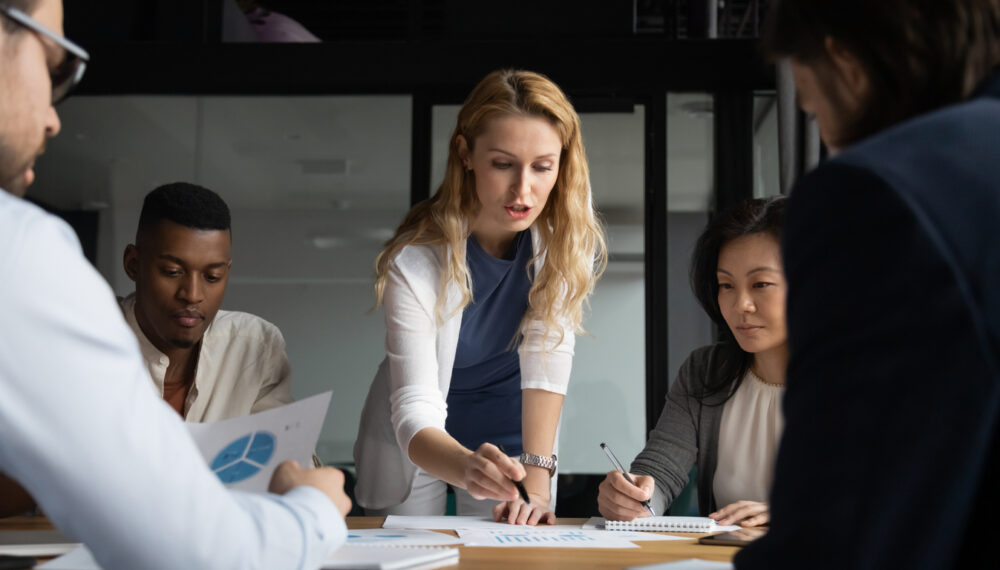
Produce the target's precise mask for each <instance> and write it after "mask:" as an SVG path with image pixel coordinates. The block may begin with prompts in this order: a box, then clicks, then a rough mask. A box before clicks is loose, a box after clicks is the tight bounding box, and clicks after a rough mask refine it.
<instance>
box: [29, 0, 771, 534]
mask: <svg viewBox="0 0 1000 570" xmlns="http://www.w3.org/2000/svg"><path fill="white" fill-rule="evenodd" d="M253 4H255V3H254V2H248V1H244V0H241V1H240V2H237V1H236V0H206V1H204V2H189V3H175V2H170V1H166V0H154V1H150V2H144V3H132V2H127V1H125V0H109V1H108V2H102V3H101V7H100V9H99V11H95V10H96V8H95V7H94V6H93V5H89V6H88V5H81V4H80V3H67V4H66V7H65V10H66V33H67V36H69V37H71V38H73V39H74V40H77V41H79V42H80V43H81V44H82V45H83V46H84V47H85V48H87V49H88V50H89V51H90V53H91V56H92V64H91V66H90V69H88V75H87V78H86V79H85V80H84V82H83V84H82V85H81V89H80V91H79V93H78V94H77V95H74V97H72V98H71V99H70V100H68V101H67V102H65V103H64V104H62V105H61V106H60V108H59V113H60V117H61V119H62V125H63V129H62V133H61V134H60V136H59V137H57V138H56V139H54V140H52V141H51V142H50V143H49V145H48V149H47V152H46V154H45V155H44V156H43V157H42V158H41V159H40V160H39V163H38V168H37V170H38V172H39V176H38V181H37V182H36V184H35V185H34V186H33V188H32V191H31V194H32V197H33V198H34V199H36V200H38V201H39V202H41V203H43V204H44V205H46V206H47V207H49V208H51V209H53V210H57V211H59V212H61V213H62V214H63V215H64V216H65V217H66V218H67V219H68V220H70V221H71V223H72V224H73V225H74V227H75V228H76V229H77V231H78V233H79V234H80V237H81V241H82V242H83V244H84V247H85V251H86V253H87V254H88V257H90V258H91V260H92V261H93V262H94V264H95V266H96V267H97V268H98V269H99V271H100V272H101V274H102V275H104V277H105V278H106V279H107V280H108V282H109V283H110V284H111V285H112V288H113V289H114V290H115V291H116V293H118V294H119V295H124V294H127V293H129V292H130V291H131V289H132V287H131V283H130V282H129V281H128V279H127V277H126V276H125V275H124V273H123V271H122V269H121V255H122V251H123V249H124V247H125V245H126V244H127V243H129V242H130V241H132V239H133V236H134V233H135V224H136V221H137V219H138V212H139V208H140V206H141V201H142V198H143V196H144V195H145V194H146V193H147V192H148V191H149V190H151V189H152V188H154V187H156V186H158V185H160V184H163V183H167V182H172V181H176V180H184V181H190V182H195V183H198V184H202V185H204V186H206V187H208V188H211V189H213V190H215V191H217V192H219V193H220V194H221V195H222V197H223V198H224V199H225V200H226V201H227V202H228V203H229V205H230V207H231V209H232V211H233V239H234V246H233V258H234V264H233V271H232V278H231V280H230V285H229V289H228V292H227V295H226V299H225V302H224V304H223V308H225V309H230V310H244V311H248V312H251V313H255V314H258V315H260V316H262V317H264V318H266V319H268V320H270V321H272V322H274V323H275V324H276V325H278V327H279V328H280V329H281V330H282V332H283V334H284V336H285V339H286V341H287V344H288V354H289V358H290V360H291V362H292V368H293V386H294V388H293V391H294V394H295V396H296V397H304V396H307V395H311V394H314V393H317V392H321V391H325V390H333V392H334V395H333V403H332V405H331V408H330V411H329V415H328V418H327V422H326V424H325V426H324V429H323V433H322V435H321V438H320V443H319V446H318V449H317V452H318V454H319V455H320V457H321V458H322V459H323V460H324V461H325V462H327V463H330V464H334V465H339V466H344V467H347V468H350V466H351V465H350V464H351V462H352V457H351V449H352V446H353V441H354V436H355V434H356V432H357V422H358V417H359V414H360V409H361V405H362V402H363V400H364V396H365V394H366V393H367V389H368V385H369V383H370V381H371V379H372V377H373V375H374V373H375V369H376V367H377V366H378V363H379V362H380V361H381V359H382V357H383V341H384V337H383V335H384V326H383V321H382V314H381V312H380V311H375V312H371V311H370V308H371V306H372V304H373V301H374V297H373V294H372V277H373V262H374V258H375V256H376V254H377V253H378V251H379V250H380V247H381V245H382V243H383V242H384V241H385V240H386V239H388V238H389V237H390V235H391V233H392V231H393V230H394V229H395V227H396V225H397V224H398V223H399V221H400V220H401V218H402V216H403V215H404V214H405V212H406V211H407V209H408V208H409V206H410V205H411V204H412V203H414V202H415V201H418V200H420V199H423V198H426V197H427V196H429V195H430V193H432V192H433V190H434V189H435V188H436V187H437V184H438V183H439V182H440V180H441V177H442V174H443V167H444V162H445V160H444V158H445V154H446V152H447V140H448V137H449V135H450V134H451V131H452V129H453V128H454V120H455V116H456V113H457V110H458V107H459V105H460V103H461V101H462V99H463V98H464V96H465V95H466V94H467V93H468V91H469V90H471V88H472V87H473V86H474V85H475V83H476V82H477V81H478V80H479V79H481V78H482V76H484V75H485V74H486V73H488V72H490V71H492V70H494V69H497V68H501V67H518V68H525V69H531V70H535V71H539V72H542V73H545V74H547V75H548V76H550V77H551V78H552V79H553V80H554V81H556V82H557V83H559V84H560V85H561V86H562V87H563V88H564V90H565V91H566V92H567V94H568V95H569V96H570V98H571V100H572V101H573V102H574V104H575V105H576V107H577V110H578V111H579V112H580V116H581V120H582V124H583V134H584V142H585V145H586V147H587V154H588V158H589V160H590V166H591V173H592V178H591V183H592V187H593V192H594V199H595V202H596V204H597V207H598V209H599V210H600V212H601V215H602V217H603V219H604V221H605V224H606V226H607V230H608V236H609V248H610V263H609V266H608V270H607V273H606V274H605V276H604V277H603V278H602V279H601V281H600V282H599V285H598V287H597V291H596V293H595V294H594V296H593V299H592V301H591V310H590V312H589V313H588V316H587V318H586V320H585V322H584V326H585V327H586V328H587V329H588V331H589V332H590V335H588V336H582V337H580V338H579V339H578V342H577V354H576V358H575V360H574V372H573V376H572V381H571V384H570V391H569V394H568V396H567V399H566V404H565V407H564V412H563V420H562V435H561V440H560V447H561V449H560V452H561V453H560V473H561V475H560V477H561V480H560V505H559V508H557V513H558V514H560V515H564V516H570V515H585V514H594V512H595V511H596V506H594V503H593V502H592V501H593V499H592V497H593V496H594V493H595V492H596V484H597V483H599V481H600V479H602V478H603V474H604V472H606V471H607V470H608V469H609V466H608V465H607V464H606V458H604V456H603V454H602V453H601V452H600V450H599V449H598V444H599V443H600V442H602V441H606V442H607V443H608V444H609V445H611V446H612V448H614V449H615V450H616V453H617V454H618V455H619V457H621V458H622V459H623V460H624V461H628V460H629V459H631V457H633V456H634V455H635V454H636V453H637V452H638V451H639V450H640V449H641V447H642V445H643V443H644V440H645V435H646V432H647V430H648V428H649V427H651V425H652V423H654V422H655V420H656V418H657V417H658V414H659V412H660V409H661V407H662V402H663V397H664V395H665V394H666V390H667V388H668V385H669V382H670V381H671V380H672V379H673V376H674V375H675V374H676V371H677V369H678V367H679V366H680V364H681V363H682V362H683V360H684V358H685V357H686V356H687V354H688V352H690V351H691V350H692V349H694V348H696V347H698V346H701V345H704V344H706V343H708V342H711V340H712V338H713V334H714V331H713V329H712V325H711V323H710V321H709V320H708V319H707V317H705V316H704V314H703V313H702V311H701V310H700V309H699V308H698V306H697V304H696V302H695V300H694V297H693V296H692V294H691V292H690V288H689V286H688V284H687V265H688V261H689V256H690V252H691V248H692V245H693V243H694V240H695V238H696V237H697V235H698V233H699V232H700V231H701V229H702V228H703V227H704V224H705V223H706V222H707V221H708V219H709V217H710V216H711V215H712V213H713V212H716V211H719V210H721V209H724V208H725V207H727V206H728V205H731V204H733V203H735V202H738V201H739V200H742V199H743V198H746V197H750V196H765V195H772V194H777V193H779V192H780V189H781V187H782V183H781V180H780V178H781V177H780V176H779V160H778V122H779V121H778V115H779V112H778V110H779V105H778V104H777V98H776V96H775V93H774V89H775V85H776V78H775V74H774V71H773V69H771V68H770V67H768V66H767V65H765V64H764V63H763V62H762V61H761V60H760V58H759V56H758V54H757V52H756V46H755V42H754V36H755V35H756V33H757V32H758V29H759V23H760V21H761V18H762V17H763V11H764V9H765V6H763V5H762V3H761V2H756V1H744V2H739V1H731V2H725V3H717V2H708V1H694V0H692V1H689V2H684V1H679V0H674V1H668V0H662V1H660V2H656V1H642V0H631V1H629V0H615V1H601V0H577V1H574V2H567V1H551V2H531V1H522V0H515V1H512V2H507V3H504V4H503V5H493V4H487V3H476V2H461V1H458V0H346V1H341V0H326V1H318V2H305V1H301V0H298V1H287V0H285V1H281V0H274V1H272V2H262V4H264V5H265V6H266V7H267V8H270V9H272V10H274V11H275V12H279V13H281V14H283V15H286V16H289V17H291V18H294V19H295V20H296V21H297V22H299V23H301V24H302V25H303V26H304V27H305V28H306V29H308V30H309V32H310V33H311V34H313V35H314V36H315V37H316V39H317V40H320V41H318V42H315V43H292V44H289V43H281V44H278V43H266V42H260V41H257V40H258V39H259V38H258V37H257V36H256V35H255V34H256V33H257V32H256V31H255V29H254V24H253V21H254V18H253V17H250V18H248V17H247V16H246V15H245V13H244V12H245V11H246V10H253V9H255V8H256V6H254V5H253ZM253 14H257V15H258V16H259V15H260V14H261V12H259V11H258V12H254V13H253ZM259 21H260V18H258V23H259ZM626 458H628V459H626ZM680 508H684V507H683V506H680Z"/></svg>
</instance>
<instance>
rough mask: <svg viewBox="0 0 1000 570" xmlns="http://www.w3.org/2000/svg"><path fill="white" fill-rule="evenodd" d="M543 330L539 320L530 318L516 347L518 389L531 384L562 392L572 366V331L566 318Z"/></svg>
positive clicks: (540, 388) (558, 392)
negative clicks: (553, 326) (518, 374)
mask: <svg viewBox="0 0 1000 570" xmlns="http://www.w3.org/2000/svg"><path fill="white" fill-rule="evenodd" d="M560 325H561V326H557V327H555V328H550V329H549V330H547V331H546V330H545V324H544V323H543V322H541V321H538V320H536V321H531V322H530V323H529V324H528V326H527V327H526V329H525V331H524V339H523V340H522V342H521V345H520V346H519V347H518V355H519V357H520V362H521V389H522V390H525V389H529V388H534V389H538V390H546V391H548V392H555V393H556V394H563V395H565V394H566V390H567V389H568V388H569V376H570V372H571V371H572V368H573V347H574V346H575V344H576V335H575V333H574V332H573V327H572V326H570V325H569V324H568V323H566V322H561V323H560Z"/></svg>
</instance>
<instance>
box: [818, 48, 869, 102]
mask: <svg viewBox="0 0 1000 570" xmlns="http://www.w3.org/2000/svg"><path fill="white" fill-rule="evenodd" d="M823 47H824V48H825V49H826V55H827V57H828V58H829V59H830V63H831V64H832V66H833V69H834V71H835V72H836V73H837V75H839V76H840V79H841V81H842V82H843V85H844V87H845V88H846V89H847V91H848V94H849V95H851V96H853V97H854V98H855V99H856V100H859V101H860V100H864V99H865V98H866V97H867V96H868V90H869V88H870V81H869V79H868V71H867V70H866V69H865V66H864V65H862V63H861V60H860V59H858V57H857V56H856V55H854V53H853V52H852V51H851V50H850V49H848V48H847V46H845V45H844V44H843V43H841V42H840V41H838V40H836V39H834V38H832V37H830V36H827V37H826V40H824V42H823Z"/></svg>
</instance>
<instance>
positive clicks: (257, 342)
mask: <svg viewBox="0 0 1000 570" xmlns="http://www.w3.org/2000/svg"><path fill="white" fill-rule="evenodd" d="M119 305H121V308H122V313H124V315H125V321H126V322H128V325H129V327H131V328H132V332H133V333H135V337H136V338H137V339H138V340H139V351H140V352H141V353H142V358H143V360H145V361H146V369H147V370H149V375H150V376H151V377H152V378H153V383H154V384H155V385H156V389H157V391H158V392H159V393H160V396H161V397H162V396H163V378H164V376H166V374H167V366H169V364H170V359H169V358H167V355H165V354H163V353H162V352H160V351H159V349H157V348H156V347H155V346H153V343H151V342H149V339H148V338H146V335H145V334H144V333H143V332H142V329H141V328H140V327H139V323H138V321H136V318H135V294H134V293H133V294H131V295H129V296H128V297H125V298H124V299H122V300H121V301H120V302H119ZM200 347H201V348H200V353H199V355H198V368H197V371H196V372H195V377H194V383H193V384H192V385H191V389H190V390H189V391H188V394H187V398H186V399H185V401H184V420H185V421H189V422H214V421H218V420H225V419H229V418H237V417H240V416H246V415H249V414H253V413H256V412H262V411H264V410H269V409H271V408H276V407H278V406H283V405H285V404H290V403H292V394H291V367H290V366H289V364H288V356H287V354H286V353H285V339H284V338H283V337H282V336H281V331H279V330H278V327H276V326H274V325H272V324H271V323H269V322H267V321H265V320H264V319H262V318H260V317H258V316H256V315H251V314H250V313H243V312H240V311H219V312H218V313H216V314H215V318H214V319H212V322H211V323H210V324H209V325H208V328H207V329H205V334H204V336H202V339H201V345H200Z"/></svg>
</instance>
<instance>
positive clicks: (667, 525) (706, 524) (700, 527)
mask: <svg viewBox="0 0 1000 570" xmlns="http://www.w3.org/2000/svg"><path fill="white" fill-rule="evenodd" d="M587 523H588V524H593V525H594V526H595V527H596V528H604V529H605V530H652V531H661V532H717V531H725V530H734V529H737V528H739V526H719V525H717V524H715V521H714V520H712V519H710V518H708V517H668V516H661V517H642V518H638V519H635V520H632V521H606V520H604V519H601V518H599V517H594V518H592V519H591V520H590V521H587ZM584 528H587V525H584Z"/></svg>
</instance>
